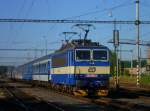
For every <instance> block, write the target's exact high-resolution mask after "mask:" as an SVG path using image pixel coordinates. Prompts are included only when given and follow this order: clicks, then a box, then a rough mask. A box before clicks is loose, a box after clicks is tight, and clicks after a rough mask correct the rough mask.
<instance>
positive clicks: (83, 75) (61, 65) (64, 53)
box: [50, 39, 110, 96]
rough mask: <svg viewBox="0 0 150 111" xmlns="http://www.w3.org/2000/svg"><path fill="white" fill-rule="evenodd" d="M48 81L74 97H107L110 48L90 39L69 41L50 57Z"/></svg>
mask: <svg viewBox="0 0 150 111" xmlns="http://www.w3.org/2000/svg"><path fill="white" fill-rule="evenodd" d="M50 58H51V66H50V81H51V83H52V84H53V86H55V87H58V86H59V87H61V89H66V90H69V91H71V92H73V94H74V95H80V96H87V95H96V96H106V95H107V94H108V86H109V77H110V62H109V49H108V48H107V47H106V46H103V45H100V44H99V43H98V42H92V41H91V40H87V39H86V40H85V39H79V40H72V41H71V42H68V43H66V44H64V45H62V47H61V48H60V49H59V50H57V51H56V52H55V53H53V54H52V55H51V56H50Z"/></svg>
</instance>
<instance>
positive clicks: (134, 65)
mask: <svg viewBox="0 0 150 111" xmlns="http://www.w3.org/2000/svg"><path fill="white" fill-rule="evenodd" d="M121 63H122V67H124V68H130V67H131V61H121ZM146 64H147V62H146V60H142V61H141V67H145V65H146ZM136 65H137V61H136V60H133V67H136Z"/></svg>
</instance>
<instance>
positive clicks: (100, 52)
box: [93, 50, 107, 61]
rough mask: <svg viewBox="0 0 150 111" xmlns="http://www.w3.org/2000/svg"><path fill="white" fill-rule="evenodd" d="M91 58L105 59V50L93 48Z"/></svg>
mask: <svg viewBox="0 0 150 111" xmlns="http://www.w3.org/2000/svg"><path fill="white" fill-rule="evenodd" d="M93 60H104V61H105V60H107V50H93Z"/></svg>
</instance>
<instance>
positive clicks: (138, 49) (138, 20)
mask: <svg viewBox="0 0 150 111" xmlns="http://www.w3.org/2000/svg"><path fill="white" fill-rule="evenodd" d="M135 3H136V21H135V25H136V35H137V40H136V46H137V83H136V85H137V87H139V85H140V83H139V78H140V67H139V66H140V46H139V42H140V17H139V3H140V1H139V0H136V2H135Z"/></svg>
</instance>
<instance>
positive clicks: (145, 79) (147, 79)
mask: <svg viewBox="0 0 150 111" xmlns="http://www.w3.org/2000/svg"><path fill="white" fill-rule="evenodd" d="M140 83H142V84H150V75H141V78H140Z"/></svg>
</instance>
